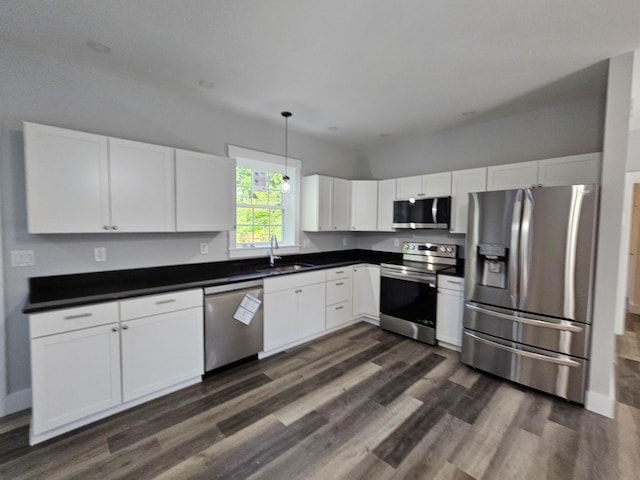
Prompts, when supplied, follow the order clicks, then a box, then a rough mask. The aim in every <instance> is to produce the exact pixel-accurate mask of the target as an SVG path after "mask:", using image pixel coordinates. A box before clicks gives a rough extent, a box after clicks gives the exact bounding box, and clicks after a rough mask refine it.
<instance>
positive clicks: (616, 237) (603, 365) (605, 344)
mask: <svg viewBox="0 0 640 480" xmlns="http://www.w3.org/2000/svg"><path fill="white" fill-rule="evenodd" d="M632 71H633V52H628V53H625V54H623V55H618V56H617V57H613V58H611V59H610V61H609V80H608V84H607V109H606V114H605V133H604V146H603V167H602V179H601V182H600V183H601V190H600V219H599V235H598V247H597V248H598V258H597V262H596V282H595V297H594V303H593V325H592V330H591V338H592V341H591V362H590V363H591V365H590V371H589V387H588V391H587V407H588V408H590V409H592V410H594V411H597V412H598V413H601V414H603V415H608V416H613V413H614V407H615V379H614V374H615V364H614V361H615V334H614V332H615V325H616V318H619V317H620V316H621V315H624V288H625V285H624V280H623V279H621V278H620V275H619V273H620V255H621V251H622V245H623V244H625V243H627V244H628V239H623V237H622V231H623V227H622V225H623V223H624V222H625V221H626V220H623V211H624V210H625V209H624V204H623V200H624V195H623V193H624V188H625V173H626V162H627V147H628V144H627V143H628V134H629V106H630V102H631V79H632ZM625 240H627V241H626V242H625ZM627 251H628V250H627ZM625 253H626V252H625Z"/></svg>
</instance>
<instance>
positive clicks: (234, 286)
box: [204, 279, 262, 295]
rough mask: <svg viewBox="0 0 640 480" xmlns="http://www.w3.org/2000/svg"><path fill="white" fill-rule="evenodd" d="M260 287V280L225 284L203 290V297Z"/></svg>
mask: <svg viewBox="0 0 640 480" xmlns="http://www.w3.org/2000/svg"><path fill="white" fill-rule="evenodd" d="M256 287H262V279H260V280H252V281H250V282H236V283H226V284H224V285H216V286H213V287H207V288H205V289H204V294H205V295H215V294H216V293H226V292H235V291H236V290H245V289H247V288H256Z"/></svg>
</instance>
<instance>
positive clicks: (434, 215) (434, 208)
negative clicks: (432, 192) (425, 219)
mask: <svg viewBox="0 0 640 480" xmlns="http://www.w3.org/2000/svg"><path fill="white" fill-rule="evenodd" d="M431 217H432V218H433V223H434V224H435V223H438V199H437V198H434V199H433V201H432V203H431Z"/></svg>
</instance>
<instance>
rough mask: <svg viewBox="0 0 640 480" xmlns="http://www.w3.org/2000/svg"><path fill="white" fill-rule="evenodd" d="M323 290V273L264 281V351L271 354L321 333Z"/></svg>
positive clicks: (317, 272) (323, 308) (323, 317)
mask: <svg viewBox="0 0 640 480" xmlns="http://www.w3.org/2000/svg"><path fill="white" fill-rule="evenodd" d="M325 289H326V287H325V274H324V271H314V272H305V273H296V274H293V275H284V276H281V277H277V278H267V279H265V281H264V351H265V352H268V353H275V351H277V350H278V349H280V348H284V347H285V346H287V345H291V344H293V343H295V342H298V341H300V340H302V339H305V338H309V337H312V336H313V335H315V334H318V333H320V332H322V331H323V330H324V325H325Z"/></svg>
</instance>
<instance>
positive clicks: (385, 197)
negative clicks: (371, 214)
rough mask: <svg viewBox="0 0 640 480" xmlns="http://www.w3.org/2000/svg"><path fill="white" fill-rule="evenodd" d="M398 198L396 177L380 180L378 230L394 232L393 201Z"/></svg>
mask: <svg viewBox="0 0 640 480" xmlns="http://www.w3.org/2000/svg"><path fill="white" fill-rule="evenodd" d="M395 199H396V179H395V178H391V179H389V180H379V181H378V231H379V232H393V231H395V230H394V228H393V201H394V200H395Z"/></svg>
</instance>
